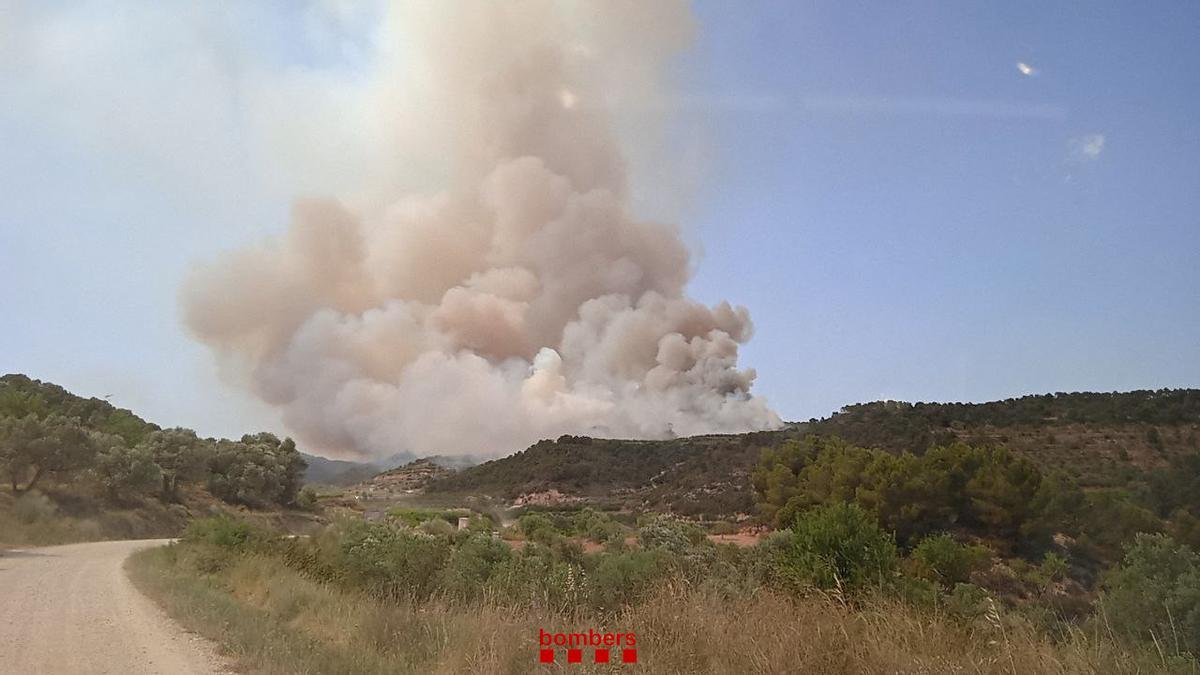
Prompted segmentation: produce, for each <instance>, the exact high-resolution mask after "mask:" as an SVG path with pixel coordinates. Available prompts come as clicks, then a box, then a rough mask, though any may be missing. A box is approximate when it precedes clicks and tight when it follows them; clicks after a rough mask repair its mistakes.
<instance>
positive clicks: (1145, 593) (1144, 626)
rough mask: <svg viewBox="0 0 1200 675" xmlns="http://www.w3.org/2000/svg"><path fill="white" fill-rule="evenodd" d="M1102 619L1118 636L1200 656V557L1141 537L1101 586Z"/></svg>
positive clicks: (1158, 538) (1164, 540)
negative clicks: (1163, 645) (1164, 645)
mask: <svg viewBox="0 0 1200 675" xmlns="http://www.w3.org/2000/svg"><path fill="white" fill-rule="evenodd" d="M1104 590H1105V592H1106V594H1105V597H1104V598H1103V600H1102V602H1103V605H1104V613H1105V618H1106V619H1107V620H1108V622H1109V623H1110V624H1111V625H1112V627H1113V629H1114V630H1115V631H1117V632H1118V633H1119V634H1121V635H1123V636H1125V637H1127V638H1130V639H1134V640H1146V641H1150V640H1157V641H1158V642H1159V643H1160V644H1162V643H1164V642H1165V643H1166V644H1168V645H1171V644H1175V645H1178V647H1177V648H1178V649H1179V650H1181V651H1187V652H1191V653H1192V654H1194V655H1200V554H1197V553H1196V551H1194V550H1192V549H1191V548H1189V547H1188V546H1185V545H1183V544H1179V543H1177V542H1175V541H1174V540H1173V539H1171V538H1170V537H1168V536H1166V535H1163V534H1139V535H1137V537H1136V538H1135V540H1134V543H1133V545H1132V546H1130V547H1129V548H1128V549H1127V550H1126V552H1125V558H1124V559H1123V560H1122V561H1121V564H1120V565H1118V566H1117V567H1116V568H1114V569H1113V570H1112V571H1110V572H1109V574H1108V575H1107V578H1106V579H1105V580H1104Z"/></svg>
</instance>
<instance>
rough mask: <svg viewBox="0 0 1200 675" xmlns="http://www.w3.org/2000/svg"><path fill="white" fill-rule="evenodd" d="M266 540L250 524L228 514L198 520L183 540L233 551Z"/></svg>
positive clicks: (186, 532) (190, 526) (262, 534)
mask: <svg viewBox="0 0 1200 675" xmlns="http://www.w3.org/2000/svg"><path fill="white" fill-rule="evenodd" d="M265 538H266V537H265V534H264V533H263V532H261V531H260V530H258V529H257V528H255V527H254V526H252V525H251V524H250V523H247V522H246V521H244V520H238V519H236V518H232V517H230V516H228V515H226V514H221V515H217V516H211V517H208V518H197V519H196V520H193V521H192V522H191V523H188V526H187V529H186V530H185V531H184V533H183V540H184V541H187V542H193V543H200V544H211V545H213V546H220V547H223V548H232V549H240V548H245V547H247V546H249V545H251V544H253V543H256V542H258V541H262V540H263V539H265Z"/></svg>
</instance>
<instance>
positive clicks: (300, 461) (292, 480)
mask: <svg viewBox="0 0 1200 675" xmlns="http://www.w3.org/2000/svg"><path fill="white" fill-rule="evenodd" d="M305 467H306V463H305V461H304V458H303V457H301V456H300V453H299V452H297V451H296V444H295V443H294V442H293V441H292V439H290V438H285V439H283V440H282V441H281V440H279V438H277V437H276V436H274V435H273V434H268V433H261V434H254V435H249V434H248V435H246V436H242V439H241V440H240V441H220V442H218V443H217V445H216V448H215V450H214V452H213V454H212V457H211V459H210V461H209V479H208V488H209V491H210V492H212V493H213V495H215V496H217V497H219V498H220V499H223V500H225V501H227V502H230V503H233V504H245V505H246V506H253V507H262V506H266V505H267V504H283V505H290V504H293V503H295V500H296V495H297V493H298V492H299V491H300V484H301V482H302V479H303V476H304V469H305Z"/></svg>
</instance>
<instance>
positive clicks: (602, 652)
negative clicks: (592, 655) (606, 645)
mask: <svg viewBox="0 0 1200 675" xmlns="http://www.w3.org/2000/svg"><path fill="white" fill-rule="evenodd" d="M596 663H608V650H607V649H597V650H596Z"/></svg>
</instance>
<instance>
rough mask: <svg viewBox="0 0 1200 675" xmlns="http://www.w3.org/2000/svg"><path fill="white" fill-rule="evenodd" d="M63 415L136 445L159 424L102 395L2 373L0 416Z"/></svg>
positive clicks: (41, 416) (44, 416) (41, 417)
mask: <svg viewBox="0 0 1200 675" xmlns="http://www.w3.org/2000/svg"><path fill="white" fill-rule="evenodd" d="M28 415H35V416H37V417H38V418H39V419H44V418H46V417H48V416H51V415H60V416H62V417H65V418H69V419H74V420H77V421H78V422H79V423H80V424H81V425H82V426H84V427H85V428H87V429H91V430H93V431H98V432H101V433H105V434H113V435H116V436H120V437H121V438H123V439H125V442H126V443H128V444H130V445H136V444H138V443H140V442H141V441H142V440H144V439H145V438H146V436H147V435H148V434H150V432H153V431H158V430H159V426H158V425H157V424H154V423H152V422H147V421H146V420H144V419H142V418H141V417H138V416H137V415H135V414H133V412H131V411H129V410H126V409H124V408H118V407H116V406H114V405H112V404H111V403H109V402H108V401H105V400H103V399H99V398H84V397H82V396H76V395H75V394H72V393H71V392H69V391H67V390H66V389H64V388H62V387H60V386H58V385H57V384H53V383H50V382H42V381H41V380H35V379H33V378H31V377H28V376H26V375H21V374H9V375H4V376H0V418H4V417H9V418H21V417H26V416H28Z"/></svg>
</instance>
